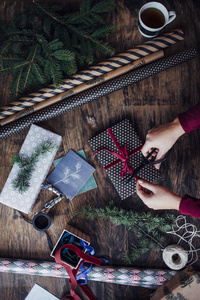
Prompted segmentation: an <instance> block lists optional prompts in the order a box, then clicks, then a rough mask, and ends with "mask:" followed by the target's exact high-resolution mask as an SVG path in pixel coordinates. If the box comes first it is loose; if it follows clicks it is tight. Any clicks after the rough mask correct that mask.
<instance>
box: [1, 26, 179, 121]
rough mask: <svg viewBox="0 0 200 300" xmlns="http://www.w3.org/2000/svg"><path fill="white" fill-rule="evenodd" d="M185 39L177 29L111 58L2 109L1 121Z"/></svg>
mask: <svg viewBox="0 0 200 300" xmlns="http://www.w3.org/2000/svg"><path fill="white" fill-rule="evenodd" d="M183 39H184V34H183V32H182V30H180V29H176V30H174V31H172V32H170V33H166V34H163V35H162V36H159V37H156V38H155V39H153V40H151V41H147V42H146V43H144V44H142V45H140V46H137V47H136V48H135V49H130V50H128V51H127V52H125V53H122V54H119V55H117V56H116V57H113V58H110V59H109V60H108V61H105V62H102V63H99V64H98V65H97V66H93V67H91V68H89V69H88V70H85V71H82V72H80V73H79V74H75V75H73V76H71V77H70V78H68V79H65V80H63V84H62V85H61V86H60V87H59V88H55V87H54V86H53V85H50V86H49V87H47V88H43V89H41V90H39V91H38V92H36V93H32V94H30V95H28V96H26V97H23V98H21V99H19V100H16V101H14V102H12V103H9V104H7V105H6V106H3V107H1V108H0V119H3V118H6V117H8V116H10V115H12V114H14V113H17V112H19V111H21V110H23V109H25V108H28V107H31V106H33V105H34V104H37V103H40V102H42V101H43V100H46V99H48V98H51V97H53V96H56V95H58V94H60V93H62V92H65V91H67V90H69V89H71V88H73V87H76V86H78V85H80V84H82V83H84V82H87V81H89V80H91V79H94V78H96V77H98V76H101V75H102V74H106V73H108V72H110V71H113V70H115V69H117V68H120V67H122V66H125V65H127V64H129V63H131V62H133V61H135V60H137V59H139V58H142V57H144V56H147V55H149V54H151V53H154V52H156V51H158V50H161V49H164V48H166V47H169V46H170V45H172V44H175V43H177V42H179V41H181V40H183Z"/></svg>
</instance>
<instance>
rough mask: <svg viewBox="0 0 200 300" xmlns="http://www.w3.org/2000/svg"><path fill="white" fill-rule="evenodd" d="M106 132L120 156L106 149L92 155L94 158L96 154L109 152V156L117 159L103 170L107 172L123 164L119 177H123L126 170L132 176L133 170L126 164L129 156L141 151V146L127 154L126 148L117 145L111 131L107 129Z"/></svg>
mask: <svg viewBox="0 0 200 300" xmlns="http://www.w3.org/2000/svg"><path fill="white" fill-rule="evenodd" d="M107 131H108V133H109V135H110V137H111V139H112V140H113V142H114V144H115V146H116V147H117V149H118V151H119V153H120V154H118V153H117V152H115V151H111V150H108V149H101V150H99V151H97V152H96V153H95V154H94V156H96V154H97V153H99V152H101V151H103V150H105V151H107V152H109V153H110V154H112V155H114V156H115V157H117V158H118V159H117V160H115V161H113V162H112V163H110V164H108V165H107V166H105V167H104V170H108V169H110V168H111V167H113V166H115V165H116V164H118V163H119V162H123V166H122V169H121V171H120V176H121V177H125V175H126V172H127V170H128V171H129V173H130V174H131V175H132V174H133V169H132V167H131V166H130V164H129V162H128V158H129V156H131V155H133V154H135V153H136V152H138V151H140V150H141V149H142V146H139V147H137V148H135V149H134V150H132V151H131V152H130V153H128V150H127V147H126V146H125V145H124V146H120V145H119V143H118V141H117V140H116V138H115V136H114V134H113V133H112V131H111V129H110V128H108V129H107Z"/></svg>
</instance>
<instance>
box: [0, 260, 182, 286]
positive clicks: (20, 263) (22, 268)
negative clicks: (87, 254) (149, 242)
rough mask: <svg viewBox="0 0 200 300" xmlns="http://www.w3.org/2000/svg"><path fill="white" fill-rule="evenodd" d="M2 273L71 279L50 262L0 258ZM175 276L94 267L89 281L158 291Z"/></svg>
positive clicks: (130, 269) (150, 270) (160, 271)
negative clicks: (157, 289)
mask: <svg viewBox="0 0 200 300" xmlns="http://www.w3.org/2000/svg"><path fill="white" fill-rule="evenodd" d="M0 272H5V273H18V274H29V275H39V276H51V277H62V278H69V277H68V274H67V272H66V270H65V268H64V267H63V266H61V265H58V264H56V263H55V262H50V261H36V260H21V259H10V258H0ZM175 274H176V271H172V270H169V269H165V270H161V269H147V268H142V269H140V268H134V267H113V266H99V267H96V266H93V268H92V270H91V271H90V273H88V280H93V281H99V282H110V283H116V284H123V285H131V286H141V287H146V288H151V289H156V288H157V287H158V286H160V285H162V284H163V283H165V282H167V281H168V280H170V279H171V278H172V277H173V276H174V275H175Z"/></svg>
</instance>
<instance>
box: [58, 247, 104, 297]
mask: <svg viewBox="0 0 200 300" xmlns="http://www.w3.org/2000/svg"><path fill="white" fill-rule="evenodd" d="M66 248H67V249H69V250H72V251H74V252H75V253H76V254H77V255H78V256H79V257H80V258H82V261H81V262H80V263H79V265H78V266H77V268H76V269H71V267H70V266H68V265H67V264H65V263H64V262H62V261H61V250H62V249H66ZM55 261H56V263H57V264H60V265H62V266H63V267H64V268H65V270H66V271H67V273H68V275H69V282H70V283H71V288H70V294H71V295H68V296H65V297H63V298H62V299H61V300H63V299H68V300H81V298H80V297H79V296H78V295H77V294H76V293H75V291H74V290H75V289H76V287H77V285H79V284H78V283H77V281H76V274H77V272H78V270H79V268H80V266H81V264H82V263H83V262H88V263H93V264H95V265H97V266H100V265H101V263H102V260H101V259H98V258H96V257H93V256H91V255H88V254H86V253H84V252H82V251H81V250H80V249H79V248H78V247H76V246H75V245H72V244H66V245H63V246H62V247H61V248H60V249H58V251H57V252H56V254H55ZM79 286H80V287H81V289H82V291H83V292H84V293H85V295H86V296H87V297H88V298H89V299H90V300H96V298H95V297H94V295H93V294H92V293H91V292H90V291H89V290H88V289H87V287H86V286H84V285H79Z"/></svg>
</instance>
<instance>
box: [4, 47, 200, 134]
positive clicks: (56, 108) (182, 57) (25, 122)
mask: <svg viewBox="0 0 200 300" xmlns="http://www.w3.org/2000/svg"><path fill="white" fill-rule="evenodd" d="M196 55H197V51H196V49H194V48H192V49H189V50H185V51H183V52H181V53H178V54H175V55H172V56H170V57H167V58H163V59H161V60H159V61H157V62H154V63H151V64H149V65H146V66H144V67H142V68H140V69H138V70H135V71H132V72H130V73H127V74H125V75H122V76H120V77H118V78H116V79H113V80H110V81H108V82H106V83H103V84H101V85H100V86H96V87H94V88H92V89H90V90H87V91H85V92H82V93H80V94H78V95H74V96H72V97H70V98H68V99H65V100H62V101H60V102H58V103H56V104H54V105H51V106H49V107H46V108H44V109H42V110H41V111H37V112H35V113H33V114H31V115H28V116H26V117H24V118H22V119H19V120H16V121H14V122H12V123H9V124H7V125H5V126H2V128H0V140H1V139H4V138H6V137H8V136H11V135H13V134H15V133H17V132H20V131H21V130H23V129H25V128H27V127H29V126H30V125H31V124H32V123H34V122H37V123H39V122H43V121H45V120H49V119H51V118H53V117H56V116H59V115H61V114H63V113H65V112H67V111H69V110H71V109H74V108H76V107H78V106H81V105H83V104H85V103H89V102H91V101H93V100H95V99H98V98H100V97H103V96H105V95H108V94H110V93H112V92H115V91H117V90H119V89H122V88H124V87H126V86H128V85H131V84H133V83H135V82H137V81H140V80H142V79H145V78H148V77H149V76H152V75H155V74H157V73H159V72H162V71H164V70H167V69H169V68H171V67H174V66H176V65H178V64H180V63H183V62H185V61H187V60H189V59H191V58H193V57H195V56H196Z"/></svg>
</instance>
